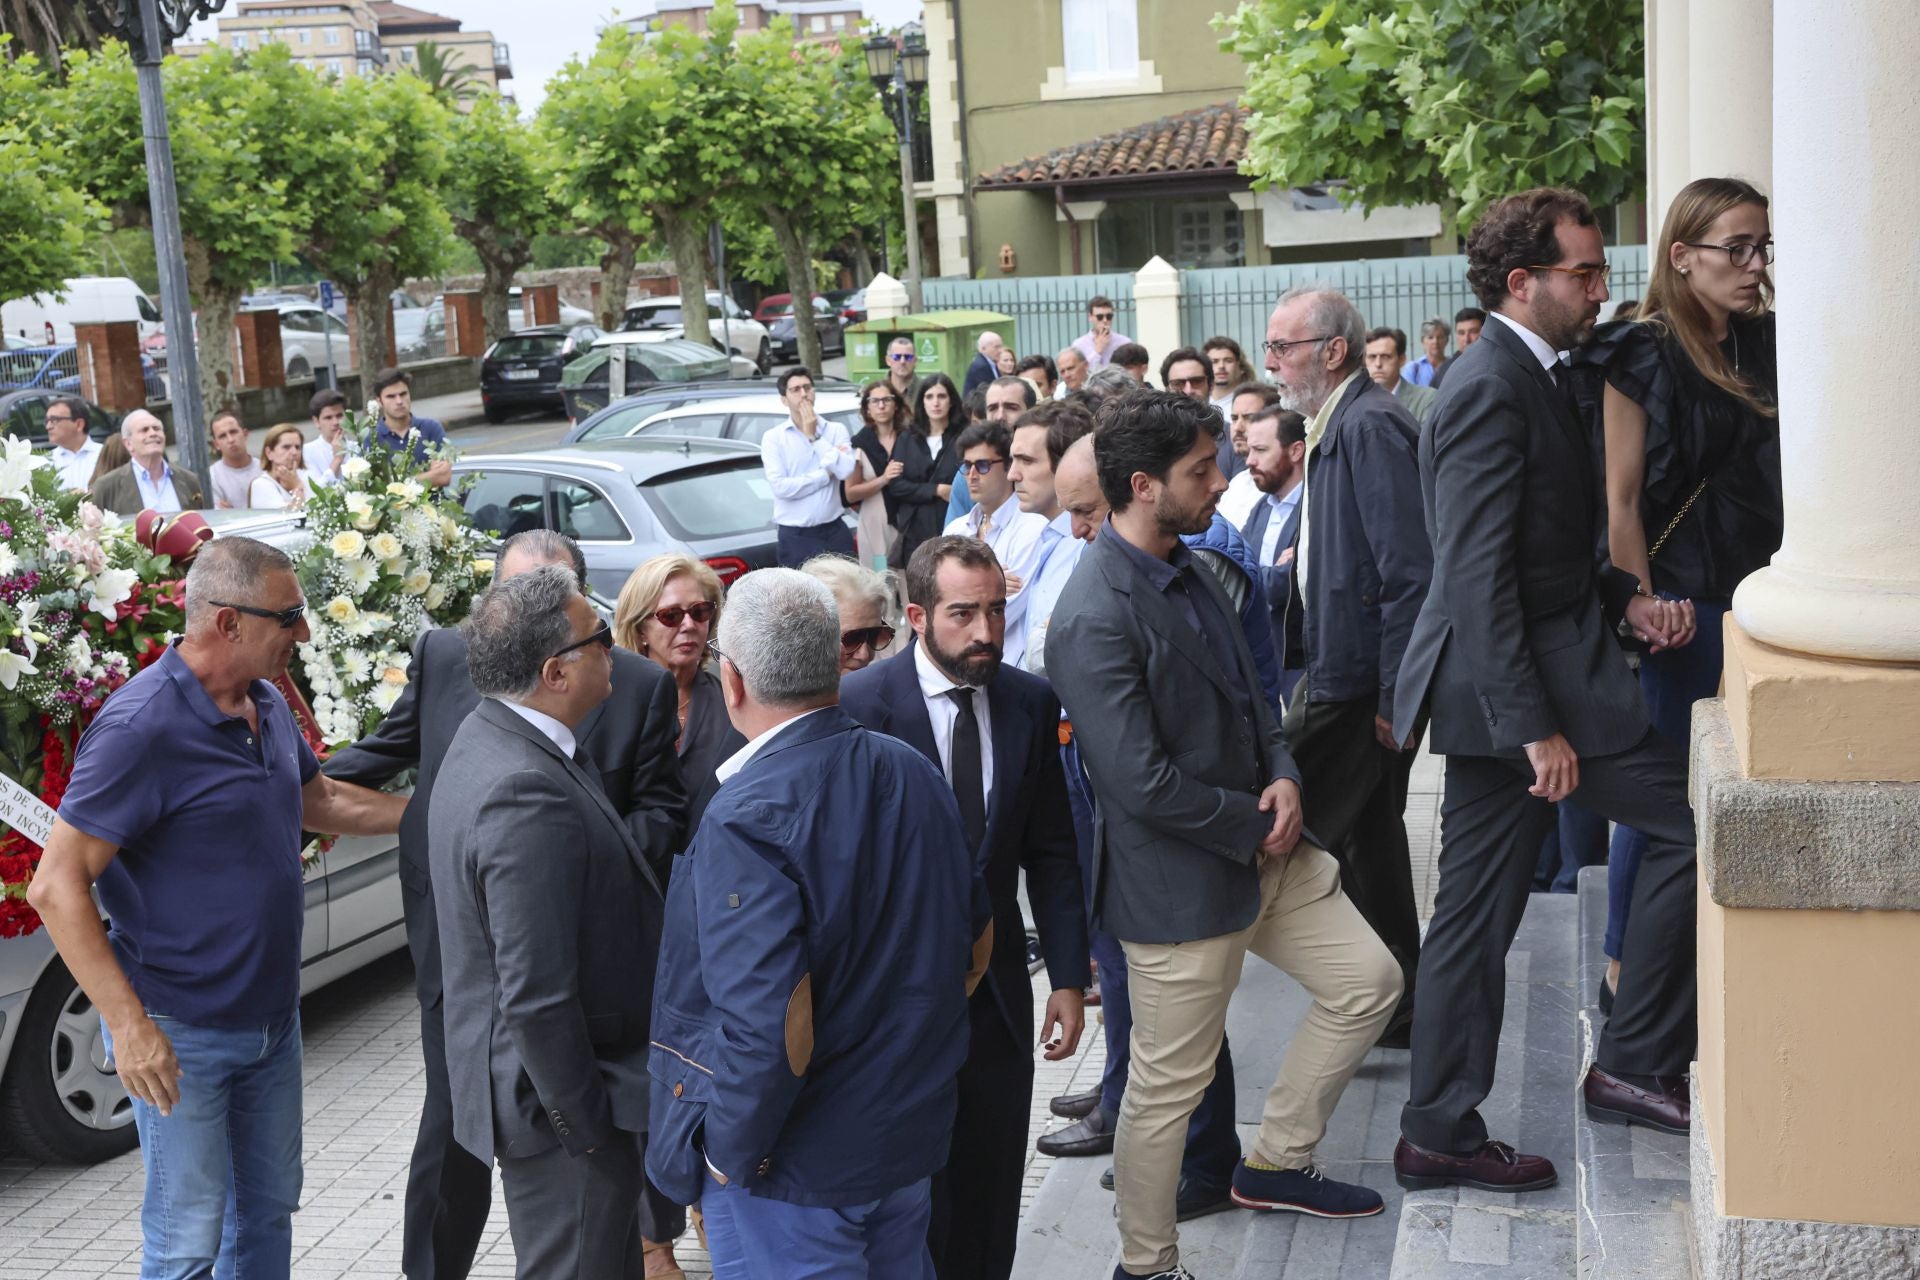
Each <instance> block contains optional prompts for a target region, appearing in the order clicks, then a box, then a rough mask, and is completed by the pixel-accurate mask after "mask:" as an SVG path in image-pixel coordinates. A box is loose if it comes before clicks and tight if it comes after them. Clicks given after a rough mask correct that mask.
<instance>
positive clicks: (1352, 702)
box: [1267, 286, 1433, 1049]
mask: <svg viewBox="0 0 1920 1280" xmlns="http://www.w3.org/2000/svg"><path fill="white" fill-rule="evenodd" d="M1365 351H1366V324H1365V321H1363V320H1362V319H1361V317H1360V312H1359V309H1358V308H1356V307H1355V306H1354V305H1353V303H1352V302H1350V301H1348V300H1347V298H1346V297H1345V296H1344V295H1343V294H1340V293H1337V292H1335V291H1333V290H1331V289H1316V288H1313V287H1312V286H1306V287H1302V288H1299V289H1294V290H1291V291H1289V292H1288V293H1287V294H1286V295H1285V296H1283V297H1282V298H1281V299H1280V302H1279V305H1277V306H1276V307H1275V308H1274V310H1273V315H1272V317H1271V318H1270V319H1269V320H1268V321H1267V369H1268V371H1269V372H1270V373H1271V374H1272V375H1273V377H1274V381H1275V382H1276V384H1278V385H1279V387H1280V388H1281V392H1280V396H1281V403H1282V404H1284V405H1285V406H1286V407H1287V408H1289V409H1293V410H1295V411H1297V412H1299V413H1300V414H1302V415H1304V416H1305V417H1306V419H1307V437H1306V438H1307V473H1306V481H1305V484H1304V487H1303V488H1302V490H1301V510H1302V515H1301V519H1302V520H1303V522H1304V523H1303V525H1302V527H1301V530H1300V536H1299V539H1298V542H1297V545H1296V547H1295V551H1294V559H1293V565H1292V570H1293V579H1294V582H1295V584H1296V585H1297V586H1298V588H1299V590H1300V598H1301V599H1302V600H1304V601H1305V602H1306V618H1305V629H1304V637H1305V640H1306V650H1307V653H1306V657H1307V674H1306V678H1305V680H1304V681H1303V682H1302V684H1301V688H1300V692H1298V693H1296V694H1295V696H1294V699H1293V702H1292V703H1291V704H1290V705H1289V707H1288V709H1287V715H1286V721H1285V729H1286V734H1287V745H1288V746H1290V747H1292V748H1293V758H1294V759H1295V760H1296V761H1297V762H1298V763H1299V765H1300V775H1301V778H1302V785H1303V786H1304V788H1305V790H1306V797H1307V800H1306V804H1307V811H1306V822H1307V827H1308V829H1309V830H1311V831H1313V832H1314V834H1316V835H1318V836H1319V837H1320V838H1321V839H1323V840H1325V841H1326V842H1327V848H1328V849H1329V850H1330V851H1332V853H1333V855H1334V856H1335V857H1336V858H1338V859H1339V860H1340V883H1341V884H1342V886H1344V887H1345V889H1346V891H1347V896H1348V897H1350V898H1352V899H1353V902H1354V905H1355V906H1357V907H1359V908H1360V914H1361V915H1363V916H1365V917H1366V918H1367V923H1368V924H1370V925H1372V926H1373V929H1374V932H1375V933H1378V934H1379V935H1380V940H1381V941H1382V942H1384V943H1386V944H1387V950H1389V951H1391V952H1393V958H1394V959H1395V960H1398V961H1399V962H1400V973H1401V977H1402V978H1403V980H1404V984H1405V992H1404V994H1402V996H1401V998H1400V1008H1399V1010H1398V1011H1397V1012H1396V1014H1395V1016H1394V1020H1393V1021H1392V1022H1391V1023H1389V1024H1388V1025H1387V1030H1386V1032H1385V1033H1384V1040H1383V1042H1384V1043H1385V1044H1387V1045H1389V1046H1392V1047H1396V1048H1402V1049H1404V1048H1405V1047H1406V1045H1407V1035H1408V1032H1409V1030H1410V1027H1411V1023H1412V1020H1413V999H1414V972H1415V969H1416V967H1417V966H1418V964H1419V961H1420V917H1419V915H1418V913H1417V912H1416V910H1415V908H1414V904H1413V864H1412V859H1411V856H1410V853H1409V850H1408V848H1407V828H1406V822H1405V818H1404V815H1405V812H1406V807H1407V780H1408V776H1409V775H1410V774H1411V773H1412V771H1413V757H1414V753H1413V747H1414V745H1415V739H1416V738H1417V737H1418V733H1417V731H1416V732H1415V733H1414V734H1412V735H1409V736H1408V737H1405V738H1396V737H1395V736H1394V735H1393V711H1394V694H1395V690H1396V687H1397V685H1398V680H1399V674H1400V660H1401V655H1402V654H1403V653H1405V652H1406V647H1407V637H1408V636H1410V635H1412V634H1413V620H1414V618H1415V617H1417V616H1418V615H1419V613H1420V602H1421V601H1422V600H1423V599H1425V598H1426V594H1427V583H1428V582H1429V581H1430V580H1431V579H1432V577H1433V551H1432V549H1431V548H1430V547H1429V546H1428V545H1427V531H1426V526H1425V521H1424V519H1423V517H1422V511H1421V505H1420V468H1419V463H1418V462H1417V461H1416V459H1415V456H1414V454H1415V449H1416V447H1417V446H1418V443H1419V439H1420V432H1419V428H1418V427H1417V426H1416V425H1415V424H1414V421H1413V415H1412V414H1410V413H1408V412H1407V411H1406V408H1405V407H1404V406H1403V405H1402V404H1401V403H1400V402H1399V401H1398V400H1396V399H1394V398H1393V395H1392V394H1391V393H1390V392H1388V391H1386V390H1384V389H1382V388H1381V387H1380V386H1379V385H1378V384H1376V383H1375V382H1374V381H1373V379H1371V378H1369V377H1368V376H1367V371H1366V366H1365V364H1364V362H1363V356H1364V354H1365Z"/></svg>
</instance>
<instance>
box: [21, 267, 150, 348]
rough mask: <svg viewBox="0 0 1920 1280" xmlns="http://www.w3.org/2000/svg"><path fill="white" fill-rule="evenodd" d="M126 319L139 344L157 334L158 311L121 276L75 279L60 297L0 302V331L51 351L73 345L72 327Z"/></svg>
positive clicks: (126, 278) (136, 286)
mask: <svg viewBox="0 0 1920 1280" xmlns="http://www.w3.org/2000/svg"><path fill="white" fill-rule="evenodd" d="M110 320H132V321H134V322H135V323H137V324H138V325H139V326H140V339H141V341H142V342H144V341H146V340H147V339H148V338H150V337H152V336H153V335H154V334H156V333H159V332H160V330H161V324H160V308H158V307H156V306H154V305H153V301H152V300H151V299H150V298H148V297H147V295H146V294H144V293H142V292H140V286H139V285H137V284H135V283H134V282H133V281H132V280H131V279H129V278H128V277H126V276H80V277H78V278H77V279H73V280H69V281H67V286H66V289H65V291H64V292H63V293H60V294H49V293H39V294H35V295H34V296H33V297H31V298H17V299H15V300H14V301H12V302H6V303H0V330H5V331H6V333H7V334H8V335H9V336H10V337H19V338H25V339H26V340H27V341H29V342H33V343H39V344H43V345H46V346H52V345H54V344H56V343H66V342H72V341H73V326H74V325H75V324H76V323H78V324H98V323H101V322H103V321H110Z"/></svg>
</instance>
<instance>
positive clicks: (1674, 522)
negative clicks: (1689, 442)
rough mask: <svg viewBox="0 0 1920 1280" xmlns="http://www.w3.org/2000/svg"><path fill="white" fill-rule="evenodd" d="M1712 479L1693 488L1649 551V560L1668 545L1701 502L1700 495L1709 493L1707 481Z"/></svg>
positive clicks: (1705, 479) (1703, 480) (1708, 478)
mask: <svg viewBox="0 0 1920 1280" xmlns="http://www.w3.org/2000/svg"><path fill="white" fill-rule="evenodd" d="M1711 479H1713V477H1712V476H1707V477H1705V478H1704V479H1702V480H1701V481H1700V483H1699V484H1697V485H1695V486H1694V487H1693V492H1692V493H1690V494H1688V495H1687V500H1686V501H1685V502H1683V503H1681V504H1680V509H1679V510H1678V511H1676V512H1674V513H1673V519H1671V520H1669V521H1667V527H1666V528H1665V529H1663V530H1661V533H1660V537H1659V539H1658V540H1657V541H1656V542H1655V543H1654V544H1653V546H1651V547H1649V548H1648V549H1647V559H1648V560H1652V559H1653V558H1654V557H1655V556H1657V555H1659V554H1660V548H1662V547H1664V546H1666V545H1667V539H1668V538H1671V537H1672V536H1673V531H1674V530H1675V529H1678V528H1679V527H1680V522H1681V521H1682V520H1685V519H1686V518H1687V512H1689V511H1691V510H1693V504H1694V503H1696V502H1698V501H1699V500H1700V495H1701V494H1703V493H1705V492H1706V491H1707V481H1708V480H1711Z"/></svg>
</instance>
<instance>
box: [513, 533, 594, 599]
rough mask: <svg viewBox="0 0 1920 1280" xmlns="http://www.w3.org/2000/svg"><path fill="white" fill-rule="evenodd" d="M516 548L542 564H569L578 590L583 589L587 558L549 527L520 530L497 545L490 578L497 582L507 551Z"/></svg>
mask: <svg viewBox="0 0 1920 1280" xmlns="http://www.w3.org/2000/svg"><path fill="white" fill-rule="evenodd" d="M509 551H517V552H519V553H520V554H521V555H523V556H532V557H533V558H534V559H536V560H538V561H540V562H541V563H543V564H566V565H572V566H573V574H574V577H576V578H578V579H579V580H580V589H581V590H582V591H585V590H586V589H587V557H586V554H585V553H584V552H582V551H581V550H580V544H579V543H577V542H575V541H574V540H573V539H572V538H569V537H568V536H567V535H566V534H564V533H555V532H554V531H553V530H552V529H522V530H521V531H520V532H519V533H516V534H514V535H513V536H512V537H511V538H508V539H507V540H506V541H505V542H503V543H501V544H500V551H499V553H498V554H497V555H495V556H494V558H493V580H494V581H495V582H498V581H500V566H501V565H503V564H505V563H506V562H507V553H508V552H509Z"/></svg>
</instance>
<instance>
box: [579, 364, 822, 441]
mask: <svg viewBox="0 0 1920 1280" xmlns="http://www.w3.org/2000/svg"><path fill="white" fill-rule="evenodd" d="M778 385H779V384H778V383H777V382H776V381H775V380H774V379H772V378H760V377H754V378H731V379H727V380H724V381H715V382H663V383H659V384H657V385H655V386H651V387H648V388H647V389H646V390H645V391H642V392H639V393H638V394H636V395H630V396H628V397H626V398H625V399H624V400H616V401H614V402H613V403H612V404H610V405H608V406H607V407H606V408H604V409H600V410H598V411H596V412H594V413H592V414H589V415H588V416H587V417H586V418H584V419H582V420H580V421H578V422H576V423H574V424H573V426H572V428H571V429H569V430H568V432H567V434H566V435H565V436H564V437H563V438H562V443H565V444H572V443H573V442H575V441H577V440H611V439H615V438H617V437H619V436H624V435H626V434H627V429H628V428H630V427H633V426H636V425H638V424H639V423H640V422H642V421H644V420H645V419H647V418H651V417H652V416H653V415H654V414H656V413H665V412H666V411H667V410H668V409H678V408H679V407H680V406H681V405H683V404H692V403H694V402H695V401H697V400H730V399H733V398H735V397H738V396H744V395H752V394H754V393H757V392H773V391H775V390H776V389H777V387H778ZM815 385H816V386H818V387H819V389H820V390H822V391H827V390H830V389H836V388H837V389H840V390H845V391H852V390H854V385H853V383H851V382H848V381H847V380H846V379H845V378H818V379H815Z"/></svg>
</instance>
